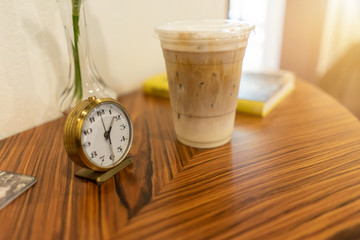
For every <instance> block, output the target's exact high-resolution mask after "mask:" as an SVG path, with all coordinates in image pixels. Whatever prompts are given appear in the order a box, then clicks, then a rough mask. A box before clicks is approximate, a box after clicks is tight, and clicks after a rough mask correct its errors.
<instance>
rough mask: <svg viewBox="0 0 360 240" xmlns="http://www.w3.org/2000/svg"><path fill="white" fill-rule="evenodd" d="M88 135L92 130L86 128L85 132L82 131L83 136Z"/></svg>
mask: <svg viewBox="0 0 360 240" xmlns="http://www.w3.org/2000/svg"><path fill="white" fill-rule="evenodd" d="M90 133H92V129H91V128H88V129H86V130H85V131H84V134H85V136H86V135H88V134H90Z"/></svg>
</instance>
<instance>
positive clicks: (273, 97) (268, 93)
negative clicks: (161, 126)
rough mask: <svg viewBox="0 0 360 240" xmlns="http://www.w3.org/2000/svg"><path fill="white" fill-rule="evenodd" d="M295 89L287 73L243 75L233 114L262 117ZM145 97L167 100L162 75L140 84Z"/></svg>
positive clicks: (290, 74) (166, 89)
mask: <svg viewBox="0 0 360 240" xmlns="http://www.w3.org/2000/svg"><path fill="white" fill-rule="evenodd" d="M294 87H295V76H294V74H292V73H291V72H288V71H245V72H243V74H242V77H241V81H240V90H239V95H238V96H239V99H238V104H237V108H236V111H237V112H242V113H248V114H252V115H257V116H261V117H264V116H266V115H267V114H268V113H269V112H270V111H271V110H272V109H273V108H274V107H276V106H277V105H278V104H279V103H280V102H281V100H283V99H284V98H285V97H286V96H287V95H288V94H289V93H290V92H291V91H292V90H293V89H294ZM143 91H144V93H145V94H149V95H153V96H159V97H166V98H168V97H169V86H168V82H167V77H166V73H163V74H159V75H156V76H154V77H151V78H149V79H147V80H146V81H145V82H144V83H143Z"/></svg>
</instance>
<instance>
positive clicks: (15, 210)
mask: <svg viewBox="0 0 360 240" xmlns="http://www.w3.org/2000/svg"><path fill="white" fill-rule="evenodd" d="M120 102H121V103H122V104H123V105H124V106H125V107H126V108H127V110H128V111H129V113H130V115H131V117H132V121H133V125H134V131H135V133H134V141H133V146H132V149H131V151H130V153H131V155H132V157H133V160H134V163H133V165H132V166H130V167H128V168H127V169H125V170H123V171H122V172H120V173H118V174H117V175H115V177H113V178H111V179H109V180H108V181H106V182H105V183H103V184H102V185H101V186H98V185H96V184H94V183H93V182H89V181H86V180H84V179H81V178H77V177H75V176H74V172H75V171H76V170H77V167H76V166H74V164H73V163H72V162H71V161H70V160H69V159H68V157H67V155H66V152H65V150H64V146H63V143H62V131H63V125H64V121H65V119H64V118H61V119H58V120H56V121H52V122H49V123H47V124H44V125H41V126H39V127H36V128H34V129H31V130H28V131H25V132H22V133H20V134H18V135H15V136H12V137H9V138H7V139H4V140H2V141H0V169H2V170H6V171H13V172H17V173H23V174H28V175H33V176H35V177H36V178H37V180H38V181H37V183H36V184H35V185H34V186H33V187H32V188H31V189H29V190H27V191H26V192H25V193H23V194H22V195H20V196H19V197H18V198H17V199H15V200H14V201H13V202H12V203H10V204H9V205H8V206H7V207H5V208H4V209H2V210H1V211H0V223H1V227H0V239H1V240H2V239H4V240H5V239H6V240H7V239H26V240H28V239H37V240H38V239H209V238H211V239H360V123H359V121H358V120H357V119H356V118H355V117H354V116H353V115H351V114H350V113H349V112H348V111H347V110H346V109H345V108H344V107H342V106H341V105H340V104H338V103H337V102H336V101H335V100H333V99H332V98H330V97H329V96H327V95H326V94H325V93H323V92H321V91H320V90H318V89H316V88H315V87H313V86H311V85H309V84H307V83H305V82H303V81H301V80H298V81H297V83H296V89H295V91H294V92H293V93H292V94H291V95H289V97H287V98H286V99H285V100H284V101H283V102H282V103H281V104H280V105H279V106H278V107H277V108H275V109H274V110H273V111H272V112H271V113H270V114H269V115H268V116H267V117H265V118H257V117H252V116H246V115H241V114H238V115H237V116H236V123H235V130H234V133H233V136H232V140H231V142H230V143H228V144H226V145H224V146H222V147H218V148H214V149H195V148H190V147H187V146H184V145H182V144H180V143H179V142H177V141H176V138H175V133H174V130H173V124H172V119H171V111H170V105H169V102H168V100H166V99H161V98H155V97H149V96H143V95H142V93H141V92H140V91H138V92H135V93H132V94H129V95H127V96H124V97H121V98H120Z"/></svg>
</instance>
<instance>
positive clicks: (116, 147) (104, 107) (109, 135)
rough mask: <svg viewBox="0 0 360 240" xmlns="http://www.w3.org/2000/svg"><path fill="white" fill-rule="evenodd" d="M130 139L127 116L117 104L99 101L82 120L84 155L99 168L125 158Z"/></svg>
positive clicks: (130, 129)
mask: <svg viewBox="0 0 360 240" xmlns="http://www.w3.org/2000/svg"><path fill="white" fill-rule="evenodd" d="M131 141H132V125H131V122H130V119H129V116H128V115H127V114H126V112H125V111H124V110H123V109H122V108H121V107H120V106H118V105H116V104H113V103H102V104H99V105H97V106H96V107H95V108H94V109H92V110H91V111H90V112H89V113H88V115H87V117H86V119H85V121H84V124H83V127H82V131H81V144H82V148H83V151H84V153H85V155H86V156H87V158H88V159H89V160H90V162H92V163H93V164H94V165H96V166H98V167H101V168H111V167H114V166H115V165H117V164H119V163H120V162H121V160H123V159H124V157H125V156H126V154H127V153H128V151H129V149H130V145H131Z"/></svg>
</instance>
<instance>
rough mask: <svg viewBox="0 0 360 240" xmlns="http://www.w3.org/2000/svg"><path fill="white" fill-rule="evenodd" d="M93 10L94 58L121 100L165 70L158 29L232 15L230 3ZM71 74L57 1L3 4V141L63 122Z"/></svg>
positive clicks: (93, 4) (97, 0)
mask: <svg viewBox="0 0 360 240" xmlns="http://www.w3.org/2000/svg"><path fill="white" fill-rule="evenodd" d="M69 1H70V0H69ZM88 7H89V11H88V15H87V18H88V26H89V29H88V30H89V39H90V46H91V49H92V55H93V57H94V60H95V62H96V64H97V66H98V70H99V72H100V73H101V75H102V76H103V78H104V80H105V82H107V83H108V85H110V86H111V87H113V88H114V89H115V90H116V91H117V92H118V93H119V94H122V93H125V92H129V91H131V90H134V89H135V88H138V87H139V86H140V85H141V82H142V81H143V80H144V79H145V78H147V77H149V76H151V75H153V74H156V73H159V72H163V71H165V67H164V63H163V59H162V53H161V49H160V46H159V42H158V40H157V39H155V38H154V34H153V28H154V27H155V26H156V25H158V24H160V23H162V22H164V21H171V20H178V19H189V18H225V17H226V16H227V0H196V1H193V0H173V1H169V0H153V1H119V0H106V1H102V0H88ZM66 71H67V48H66V42H65V37H64V33H63V29H62V23H61V19H60V14H59V11H58V9H57V5H56V0H10V1H9V0H6V1H0V113H1V114H0V139H1V138H5V137H7V136H10V135H12V134H15V133H18V132H21V131H23V130H26V129H28V128H31V127H34V126H36V125H39V124H41V123H44V122H47V121H50V120H52V119H55V118H57V117H59V116H60V113H59V110H58V105H57V104H58V99H59V96H60V93H61V91H62V89H63V88H64V86H65V82H66V74H67V72H66Z"/></svg>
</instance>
